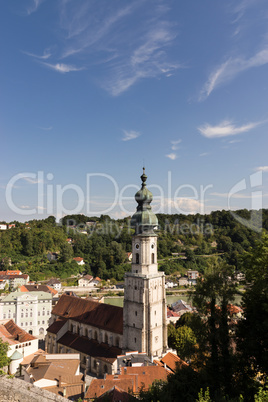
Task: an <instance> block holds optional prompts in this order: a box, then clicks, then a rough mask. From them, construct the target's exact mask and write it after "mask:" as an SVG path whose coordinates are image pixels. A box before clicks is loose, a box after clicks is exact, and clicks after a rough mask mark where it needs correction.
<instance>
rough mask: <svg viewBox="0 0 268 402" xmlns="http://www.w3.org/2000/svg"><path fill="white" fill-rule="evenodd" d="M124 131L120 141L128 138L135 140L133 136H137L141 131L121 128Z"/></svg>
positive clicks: (128, 139)
mask: <svg viewBox="0 0 268 402" xmlns="http://www.w3.org/2000/svg"><path fill="white" fill-rule="evenodd" d="M123 132H124V137H123V138H122V141H130V140H135V138H138V137H139V136H140V135H141V133H139V132H138V131H134V130H130V131H127V130H123Z"/></svg>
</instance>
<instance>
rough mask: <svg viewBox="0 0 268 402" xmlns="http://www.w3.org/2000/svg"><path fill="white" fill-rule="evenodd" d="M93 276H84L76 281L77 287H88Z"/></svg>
mask: <svg viewBox="0 0 268 402" xmlns="http://www.w3.org/2000/svg"><path fill="white" fill-rule="evenodd" d="M92 280H93V276H92V275H85V276H83V278H80V279H78V286H80V287H84V286H89V284H90V282H92Z"/></svg>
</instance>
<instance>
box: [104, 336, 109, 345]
mask: <svg viewBox="0 0 268 402" xmlns="http://www.w3.org/2000/svg"><path fill="white" fill-rule="evenodd" d="M104 342H105V343H108V335H107V334H105V336H104Z"/></svg>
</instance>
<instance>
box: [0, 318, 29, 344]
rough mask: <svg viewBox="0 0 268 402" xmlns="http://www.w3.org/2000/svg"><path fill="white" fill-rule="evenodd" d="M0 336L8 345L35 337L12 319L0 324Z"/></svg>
mask: <svg viewBox="0 0 268 402" xmlns="http://www.w3.org/2000/svg"><path fill="white" fill-rule="evenodd" d="M0 338H1V339H2V341H3V342H8V343H9V344H10V345H14V344H18V343H22V342H28V341H32V340H34V339H36V338H35V337H34V336H33V335H30V334H29V333H28V332H26V331H24V330H23V329H22V328H20V327H18V325H17V324H15V322H14V321H13V320H9V321H8V322H6V323H5V324H1V325H0Z"/></svg>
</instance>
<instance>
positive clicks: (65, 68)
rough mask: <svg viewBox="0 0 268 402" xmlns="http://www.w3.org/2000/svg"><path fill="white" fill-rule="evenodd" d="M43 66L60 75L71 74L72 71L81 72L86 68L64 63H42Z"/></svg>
mask: <svg viewBox="0 0 268 402" xmlns="http://www.w3.org/2000/svg"><path fill="white" fill-rule="evenodd" d="M42 64H43V65H44V66H46V67H48V68H50V69H52V70H54V71H57V72H58V73H62V74H65V73H70V72H72V71H81V70H84V67H75V66H72V65H70V64H63V63H56V64H50V63H45V62H42Z"/></svg>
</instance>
